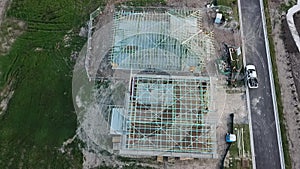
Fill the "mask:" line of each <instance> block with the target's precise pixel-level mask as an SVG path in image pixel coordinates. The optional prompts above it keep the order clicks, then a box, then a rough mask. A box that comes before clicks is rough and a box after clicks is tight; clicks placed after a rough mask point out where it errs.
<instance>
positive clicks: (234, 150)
mask: <svg viewBox="0 0 300 169" xmlns="http://www.w3.org/2000/svg"><path fill="white" fill-rule="evenodd" d="M233 128H234V129H235V128H237V129H240V131H241V128H243V140H244V150H245V153H247V154H249V155H251V146H250V133H249V125H248V124H234V126H233ZM233 133H234V134H236V135H237V131H236V130H233ZM237 137H238V135H237ZM237 139H238V138H237ZM229 154H230V158H232V160H231V163H230V164H231V165H232V166H230V169H241V168H242V166H241V164H242V163H241V159H238V157H239V154H238V146H237V142H234V143H232V144H231V147H230V149H229ZM240 156H241V155H240ZM249 164H250V166H251V164H252V162H250V161H249ZM250 168H251V167H250Z"/></svg>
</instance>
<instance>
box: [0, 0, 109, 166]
mask: <svg viewBox="0 0 300 169" xmlns="http://www.w3.org/2000/svg"><path fill="white" fill-rule="evenodd" d="M104 3H105V2H104V1H103V0H86V1H81V0H56V1H51V0H44V1H36V0H14V1H13V2H12V4H11V8H10V9H9V11H8V13H7V16H8V19H9V18H14V19H19V20H23V21H25V22H26V27H27V28H26V30H25V32H24V33H23V34H22V35H21V36H20V37H18V39H17V40H16V41H15V43H14V44H13V46H12V48H11V51H10V52H9V54H7V55H5V56H1V57H0V72H1V77H0V89H3V88H4V87H5V85H6V84H7V82H8V81H9V80H10V79H15V84H14V86H15V87H14V90H15V93H14V96H13V98H12V99H11V101H10V104H9V106H8V110H7V112H6V113H5V115H3V116H2V117H0V118H1V119H0V150H1V151H0V168H3V169H4V168H19V167H20V166H23V168H81V163H82V156H81V154H80V153H79V152H78V150H76V147H77V144H75V143H74V144H73V145H71V146H70V147H71V148H73V149H72V151H73V153H71V154H72V155H65V154H62V153H60V152H59V151H58V148H60V147H61V145H62V143H63V141H65V140H66V139H68V138H69V137H72V136H73V135H74V134H75V129H76V124H77V122H76V115H75V113H74V108H73V103H72V93H71V92H72V90H71V79H72V69H73V64H74V63H73V61H71V59H70V54H71V52H72V51H79V50H80V49H81V47H82V46H83V44H84V43H85V41H86V40H85V39H84V38H80V37H79V36H77V35H78V30H79V28H80V26H82V25H83V24H84V22H85V21H86V20H87V18H88V14H89V12H91V11H92V10H94V9H96V8H97V7H98V6H99V5H101V4H102V5H103V4H104Z"/></svg>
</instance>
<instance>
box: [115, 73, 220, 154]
mask: <svg viewBox="0 0 300 169" xmlns="http://www.w3.org/2000/svg"><path fill="white" fill-rule="evenodd" d="M127 96H128V98H127V99H126V100H127V106H126V108H125V109H126V111H122V112H124V113H122V114H121V115H118V116H122V119H123V120H124V121H123V124H122V130H123V132H122V134H120V135H121V137H122V141H121V142H122V143H121V146H120V147H121V148H120V149H121V150H120V154H127V155H128V154H133V155H141V154H142V155H152V156H153V155H164V156H178V157H194V158H200V157H204V156H208V157H210V158H211V157H212V156H214V155H215V154H216V145H215V144H216V138H215V137H216V134H215V132H216V129H215V125H214V123H213V122H211V121H209V120H208V118H207V115H208V114H209V113H210V106H211V105H210V102H209V101H210V78H208V77H187V76H165V75H160V76H157V75H135V76H133V77H131V81H130V91H129V94H128V95H127ZM119 128H120V127H119ZM118 130H120V129H118Z"/></svg>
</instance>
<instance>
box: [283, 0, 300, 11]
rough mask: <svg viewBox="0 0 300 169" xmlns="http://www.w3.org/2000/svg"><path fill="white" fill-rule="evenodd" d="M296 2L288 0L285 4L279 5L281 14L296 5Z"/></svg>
mask: <svg viewBox="0 0 300 169" xmlns="http://www.w3.org/2000/svg"><path fill="white" fill-rule="evenodd" d="M296 4H297V1H296V0H289V1H288V2H287V3H282V4H281V5H280V9H279V10H280V11H281V12H287V11H288V10H289V9H290V8H291V7H292V6H294V5H296Z"/></svg>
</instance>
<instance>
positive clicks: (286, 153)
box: [264, 0, 292, 168]
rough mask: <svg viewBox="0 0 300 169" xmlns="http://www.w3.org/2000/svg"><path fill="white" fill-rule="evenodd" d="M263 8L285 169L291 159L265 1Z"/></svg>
mask: <svg viewBox="0 0 300 169" xmlns="http://www.w3.org/2000/svg"><path fill="white" fill-rule="evenodd" d="M264 8H265V15H266V21H267V23H266V24H267V34H268V39H269V48H270V55H271V60H272V69H273V77H274V84H275V92H276V100H277V108H278V114H279V121H280V129H281V138H282V146H283V152H284V160H285V168H292V164H291V158H290V154H289V144H288V139H287V134H286V128H285V124H284V117H283V105H282V100H281V90H280V85H279V78H278V70H277V65H276V55H275V46H274V41H273V37H272V26H271V19H270V14H269V6H268V1H267V0H264Z"/></svg>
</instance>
